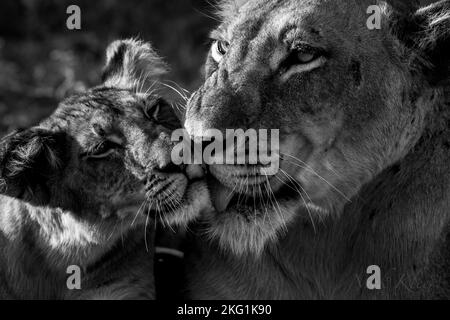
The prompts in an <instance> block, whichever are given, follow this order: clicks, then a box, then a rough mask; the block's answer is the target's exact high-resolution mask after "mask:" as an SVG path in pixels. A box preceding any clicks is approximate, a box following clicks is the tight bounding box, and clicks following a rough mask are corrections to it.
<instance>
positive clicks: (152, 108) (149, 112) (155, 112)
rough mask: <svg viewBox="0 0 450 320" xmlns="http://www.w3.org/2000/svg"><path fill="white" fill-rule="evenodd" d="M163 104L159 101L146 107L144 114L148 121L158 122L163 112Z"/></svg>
mask: <svg viewBox="0 0 450 320" xmlns="http://www.w3.org/2000/svg"><path fill="white" fill-rule="evenodd" d="M162 104H163V101H162V100H161V99H159V100H157V101H156V102H155V103H153V104H152V105H146V106H145V107H144V114H145V116H146V117H147V119H148V120H151V121H156V122H158V118H159V113H160V111H161V105H162Z"/></svg>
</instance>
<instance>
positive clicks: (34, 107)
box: [0, 0, 435, 137]
mask: <svg viewBox="0 0 450 320" xmlns="http://www.w3.org/2000/svg"><path fill="white" fill-rule="evenodd" d="M216 1H218V0H141V1H139V0H127V1H119V0H95V1H93V0H70V1H69V0H0V137H1V136H2V134H4V133H5V132H6V131H10V130H12V129H14V128H17V127H26V126H29V125H31V124H34V123H36V122H38V121H39V120H41V119H42V118H43V117H46V116H47V115H49V114H50V112H51V111H52V110H53V109H54V108H55V107H56V105H57V102H58V101H60V100H61V99H62V98H64V97H65V96H67V95H69V94H71V93H73V92H74V91H82V90H84V89H86V88H88V87H90V86H93V85H96V84H98V83H99V78H100V72H101V68H102V65H103V63H104V50H105V48H106V46H107V45H108V43H109V42H111V41H113V40H116V39H118V38H126V37H135V36H138V37H140V38H142V39H143V40H147V41H151V42H152V43H153V45H154V46H155V47H156V49H157V51H158V52H159V53H160V54H161V55H162V56H164V57H165V58H166V61H168V62H169V63H170V64H171V66H172V73H171V75H170V77H171V79H173V80H174V81H176V82H178V83H179V84H180V85H181V86H183V87H184V88H186V89H188V90H192V89H194V88H195V87H196V86H197V85H198V84H199V82H200V81H201V80H200V79H201V76H200V73H201V65H202V63H203V60H204V57H205V54H206V52H207V50H208V41H207V39H208V33H209V30H211V28H212V27H213V26H214V25H215V24H216V23H217V22H216V21H215V20H214V8H213V7H214V6H213V5H212V3H214V2H216ZM396 1H406V2H408V1H409V0H396ZM434 1H435V0H434ZM420 2H421V3H422V4H427V3H431V2H433V0H421V1H420ZM72 4H76V5H78V6H79V7H80V8H81V30H79V31H78V30H68V29H67V27H66V20H67V18H68V16H69V15H68V14H67V13H66V9H67V7H68V6H69V5H72Z"/></svg>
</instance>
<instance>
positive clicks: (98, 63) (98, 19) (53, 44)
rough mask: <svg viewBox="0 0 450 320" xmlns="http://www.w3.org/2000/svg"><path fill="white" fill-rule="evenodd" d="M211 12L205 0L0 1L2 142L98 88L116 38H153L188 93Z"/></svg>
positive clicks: (205, 45)
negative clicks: (71, 24) (77, 22)
mask: <svg viewBox="0 0 450 320" xmlns="http://www.w3.org/2000/svg"><path fill="white" fill-rule="evenodd" d="M72 4H75V5H78V6H79V7H80V9H81V30H68V29H67V27H66V20H67V18H68V17H69V14H67V13H66V9H67V7H68V6H69V5H72ZM213 11H214V10H213V6H212V5H210V4H209V3H208V0H144V1H142V0H141V1H138V0H128V1H119V0H96V1H92V0H79V1H77V0H70V1H66V0H1V1H0V137H1V136H2V135H3V134H4V133H5V132H7V131H10V130H12V129H15V128H17V127H26V126H29V125H32V124H35V123H37V122H38V121H39V120H41V119H42V118H44V117H46V116H47V115H49V114H50V113H51V112H52V110H53V109H54V108H55V107H56V106H57V103H58V101H60V100H61V99H62V98H64V97H65V96H67V95H69V94H71V93H73V92H76V91H82V90H85V89H86V88H88V87H90V86H93V85H96V84H98V83H99V81H100V73H101V69H102V66H103V63H104V51H105V48H106V47H107V45H108V43H109V42H111V41H113V40H116V39H118V38H126V37H136V36H137V37H139V38H141V39H143V40H146V41H151V42H152V43H153V45H154V47H155V48H156V49H157V51H158V53H160V54H161V55H162V56H164V57H165V58H166V61H167V62H169V64H170V65H171V70H172V72H171V74H170V77H171V79H173V80H174V81H176V82H177V83H179V84H180V85H181V86H183V87H184V88H186V89H189V90H192V89H194V88H195V87H196V86H197V85H198V83H199V81H200V79H201V76H200V75H201V65H202V63H203V60H204V57H205V54H206V52H207V50H208V42H207V39H208V33H209V31H210V30H211V28H212V27H213V26H214V25H215V24H216V21H214V19H213V16H214V14H213Z"/></svg>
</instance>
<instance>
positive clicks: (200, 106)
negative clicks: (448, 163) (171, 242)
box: [185, 0, 430, 238]
mask: <svg viewBox="0 0 450 320" xmlns="http://www.w3.org/2000/svg"><path fill="white" fill-rule="evenodd" d="M358 3H359V2H358ZM369 5H370V3H369V1H367V2H363V3H361V4H359V5H357V4H356V2H354V1H344V0H339V1H336V0H333V1H326V0H325V1H299V0H283V1H282V0H266V1H259V0H248V1H237V2H236V1H225V4H224V5H223V12H222V15H223V23H222V24H221V25H220V26H219V27H218V28H217V29H216V30H215V31H214V32H213V33H212V37H213V40H214V41H213V45H212V47H211V50H210V53H209V56H208V58H207V62H206V80H205V83H204V84H203V86H202V87H201V88H200V89H199V90H198V91H197V92H196V93H195V94H194V95H193V96H192V98H191V99H190V101H189V103H188V109H187V120H186V123H185V127H186V128H187V130H188V131H189V132H190V133H191V135H193V136H201V135H202V134H203V132H205V131H206V130H207V129H212V128H215V129H221V130H225V129H228V128H230V129H233V128H242V129H244V130H245V129H249V128H255V129H261V128H262V129H279V130H280V154H279V156H280V160H281V165H280V170H279V172H278V173H277V174H276V175H274V176H268V177H267V178H268V180H269V185H270V188H267V180H266V178H265V177H261V176H260V174H259V173H258V172H259V170H258V166H256V167H255V166H246V167H242V166H219V165H218V166H212V167H211V168H210V171H211V173H212V175H213V176H214V178H215V180H218V181H219V182H220V184H221V185H222V186H221V187H220V186H219V187H217V186H214V188H213V190H216V191H215V193H216V195H215V197H216V198H219V199H220V198H221V199H223V198H224V197H226V196H227V195H228V194H230V193H231V194H232V195H233V194H234V195H235V196H234V197H233V196H231V197H230V196H229V197H228V199H229V200H230V203H225V205H224V204H223V201H222V203H221V205H220V210H219V211H221V210H223V209H224V208H226V211H227V214H226V215H225V214H224V215H221V214H218V215H217V216H216V217H214V218H213V219H211V221H213V222H211V223H212V224H214V225H216V227H217V228H222V229H221V231H220V232H219V231H217V232H216V235H219V236H220V237H222V235H223V234H226V233H227V232H228V231H229V234H230V235H231V234H232V230H234V231H236V230H238V229H239V228H246V229H245V230H247V231H248V230H249V228H253V229H258V230H257V232H259V233H261V234H264V232H265V231H266V230H271V229H277V228H279V226H281V225H283V224H284V223H285V222H288V221H289V220H291V219H293V218H294V217H295V216H297V215H298V214H300V215H301V214H303V215H304V216H305V217H306V218H308V219H309V217H308V214H310V215H311V216H312V217H313V218H314V217H316V216H318V215H319V214H326V213H329V212H333V211H338V210H339V209H340V208H342V206H343V205H344V204H345V203H346V202H348V201H349V199H350V198H351V197H352V196H354V195H355V193H356V192H357V191H358V190H359V189H360V187H361V186H362V185H363V184H364V183H366V182H367V181H369V180H370V179H371V178H373V177H374V175H376V174H378V173H379V172H381V170H383V169H384V168H386V167H387V166H389V165H390V164H393V163H394V162H395V161H397V160H398V159H399V158H400V157H402V156H403V155H404V154H405V153H406V152H407V151H408V150H409V149H410V147H411V146H412V145H413V143H414V142H415V141H416V139H417V138H418V136H419V134H420V131H421V128H422V124H423V114H424V113H425V111H424V110H426V107H427V106H428V105H429V104H430V102H429V99H428V96H427V95H428V94H429V91H426V90H423V88H422V87H423V80H422V79H420V78H418V77H417V78H413V75H412V72H411V70H410V69H409V67H408V65H407V62H406V60H407V59H408V57H407V53H406V50H405V48H404V46H403V45H402V44H400V42H399V41H397V40H396V39H395V38H394V36H393V35H391V33H390V30H389V28H388V23H387V21H386V19H387V15H386V12H385V11H383V10H384V9H385V8H384V7H383V8H381V9H382V10H381V14H382V17H381V18H382V22H383V23H382V28H381V29H380V30H377V29H375V30H369V28H368V27H367V20H368V18H369V15H367V14H366V10H367V8H368V6H369ZM413 81H414V82H415V84H414V85H413V83H412V82H413ZM418 88H420V89H418ZM419 90H421V91H419ZM213 184H214V182H213ZM223 186H225V187H226V188H225V190H223V189H224V188H223ZM272 192H273V193H274V194H275V196H272V195H271V193H272ZM236 193H240V195H236ZM239 198H240V199H241V200H243V199H244V198H248V199H247V200H246V201H238V200H239ZM216 202H217V201H216ZM219 202H220V201H219ZM239 202H240V203H239ZM276 202H278V203H276ZM288 203H296V204H298V205H301V206H303V207H304V208H305V207H306V209H307V210H299V212H295V211H296V209H295V206H294V207H292V206H289V207H290V209H286V208H285V207H283V205H285V204H288ZM277 206H278V207H277ZM280 207H281V209H279V208H280ZM267 208H269V210H267ZM242 215H245V216H246V217H245V218H242ZM246 219H247V220H251V221H253V222H255V221H256V222H257V225H259V226H260V227H258V228H257V227H254V224H251V223H249V224H246V223H245V220H246ZM231 220H233V223H231V222H230V221H231ZM238 221H239V222H238ZM269 223H271V224H272V226H275V227H272V226H270V225H269ZM264 225H266V227H262V226H264ZM245 226H246V227H245ZM249 226H251V227H249ZM224 230H228V231H224ZM212 232H213V233H214V232H215V231H212ZM236 232H237V231H236ZM243 232H244V231H243ZM238 233H239V232H238ZM268 233H272V234H273V232H268ZM246 237H247V236H245V237H244V236H243V238H246ZM263 237H264V236H263ZM270 237H273V236H265V238H270Z"/></svg>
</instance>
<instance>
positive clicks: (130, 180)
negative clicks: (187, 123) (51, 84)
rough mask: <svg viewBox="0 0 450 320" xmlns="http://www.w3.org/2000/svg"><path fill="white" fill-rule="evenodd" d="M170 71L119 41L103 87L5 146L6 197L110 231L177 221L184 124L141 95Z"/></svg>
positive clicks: (144, 49) (183, 186) (142, 49)
mask: <svg viewBox="0 0 450 320" xmlns="http://www.w3.org/2000/svg"><path fill="white" fill-rule="evenodd" d="M163 69H164V64H163V63H162V61H161V60H159V58H158V57H157V56H156V55H155V53H154V52H153V51H152V49H151V48H150V46H149V45H147V44H144V43H141V42H137V41H130V40H127V41H118V42H115V43H113V44H112V45H111V46H110V48H109V49H108V63H107V66H106V68H105V73H104V83H103V84H102V85H101V86H99V87H97V88H94V89H92V90H90V91H88V92H87V93H84V94H80V95H76V96H73V97H70V98H68V99H67V100H65V101H64V102H62V103H61V104H60V106H59V107H58V109H57V110H56V111H55V113H54V114H53V115H52V116H51V117H49V118H48V119H47V120H45V121H44V122H43V123H41V125H39V126H37V127H34V128H31V129H28V130H24V131H21V132H17V133H13V134H12V135H10V136H8V137H6V138H5V139H4V140H3V141H2V144H1V153H0V160H1V167H0V168H1V171H0V178H1V181H2V182H3V186H2V187H3V188H2V192H3V193H6V194H7V195H9V196H12V197H15V198H19V199H22V200H25V201H27V202H29V203H31V204H33V205H38V206H43V207H45V206H49V207H51V208H61V209H62V210H68V211H71V212H73V213H74V214H75V215H76V216H78V218H82V219H87V221H90V222H93V223H95V222H98V223H100V224H103V225H107V226H109V227H111V226H113V225H114V226H116V222H117V221H118V219H120V220H121V222H123V224H122V226H121V228H124V229H125V230H126V228H127V227H129V226H130V224H131V222H133V221H135V222H137V223H139V222H144V221H146V220H148V218H149V217H150V218H151V217H153V216H154V215H155V214H160V215H165V217H164V218H166V220H169V218H170V215H171V212H173V211H175V210H176V209H177V208H178V207H179V205H180V203H181V202H182V200H183V197H184V195H185V192H186V190H187V187H188V179H187V177H186V175H185V174H184V173H183V171H182V168H181V167H177V166H175V165H173V164H172V162H171V158H170V154H171V150H172V142H171V140H170V137H171V132H172V130H174V129H176V128H179V127H180V123H179V120H178V118H177V117H176V115H175V114H174V112H173V110H172V108H171V106H170V105H169V104H168V103H167V102H166V101H165V100H164V99H162V98H160V97H159V96H158V95H156V94H154V93H153V92H154V91H151V89H148V90H147V92H146V91H145V90H140V89H141V88H142V87H144V83H143V81H144V80H146V81H150V82H151V81H155V82H156V79H157V76H158V75H160V74H161V73H162V72H163ZM155 87H157V85H156V84H153V87H152V88H155ZM149 88H150V87H149ZM108 222H111V223H108ZM127 222H128V223H127ZM94 225H95V224H94Z"/></svg>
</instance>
